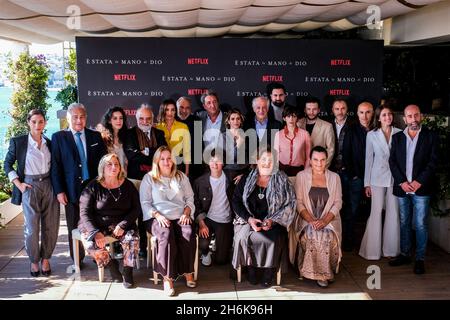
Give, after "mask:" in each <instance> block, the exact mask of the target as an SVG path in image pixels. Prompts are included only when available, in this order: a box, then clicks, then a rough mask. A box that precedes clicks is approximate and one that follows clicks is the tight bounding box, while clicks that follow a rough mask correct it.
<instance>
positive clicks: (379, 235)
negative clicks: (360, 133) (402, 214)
mask: <svg viewBox="0 0 450 320" xmlns="http://www.w3.org/2000/svg"><path fill="white" fill-rule="evenodd" d="M375 116H376V128H375V129H373V130H372V131H370V132H369V133H368V134H367V138H366V164H365V173H364V187H365V192H366V195H367V197H371V198H372V205H371V211H370V217H369V219H368V220H367V225H366V231H365V232H364V237H363V239H362V242H361V248H360V250H359V255H360V256H362V257H363V258H365V259H367V260H378V259H380V257H381V255H383V256H384V257H395V256H397V255H398V254H399V253H400V222H399V209H398V202H397V199H396V198H395V196H394V195H393V193H392V189H393V184H394V180H393V178H392V174H391V171H390V169H389V153H390V148H391V140H392V135H394V134H395V133H397V132H399V131H400V129H398V128H396V127H394V126H393V125H392V121H393V119H394V115H393V113H392V110H391V109H390V108H389V107H387V106H381V107H380V108H378V109H377V110H376V112H375ZM383 208H385V211H386V215H385V219H384V228H382V214H381V213H382V210H383Z"/></svg>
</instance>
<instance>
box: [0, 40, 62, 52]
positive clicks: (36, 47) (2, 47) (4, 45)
mask: <svg viewBox="0 0 450 320" xmlns="http://www.w3.org/2000/svg"><path fill="white" fill-rule="evenodd" d="M11 50H13V51H17V50H18V49H17V45H15V43H14V42H12V41H8V40H2V39H0V53H7V52H9V51H11ZM62 52H63V43H62V42H61V43H57V44H52V45H44V44H37V43H32V44H31V45H30V54H31V55H36V54H41V53H43V54H59V55H62Z"/></svg>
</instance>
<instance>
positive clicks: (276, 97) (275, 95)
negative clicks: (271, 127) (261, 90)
mask: <svg viewBox="0 0 450 320" xmlns="http://www.w3.org/2000/svg"><path fill="white" fill-rule="evenodd" d="M267 95H268V96H269V97H270V106H269V118H270V119H274V120H277V121H279V122H281V123H283V110H284V109H285V108H286V107H287V106H289V105H288V104H287V103H286V97H287V94H286V88H285V87H284V85H282V84H281V83H277V82H274V83H270V84H268V85H267Z"/></svg>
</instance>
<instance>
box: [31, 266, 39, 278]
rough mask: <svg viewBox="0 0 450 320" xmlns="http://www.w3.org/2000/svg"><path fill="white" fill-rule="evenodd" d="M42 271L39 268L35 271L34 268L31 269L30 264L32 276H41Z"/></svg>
mask: <svg viewBox="0 0 450 320" xmlns="http://www.w3.org/2000/svg"><path fill="white" fill-rule="evenodd" d="M40 273H41V272H40V271H39V270H38V271H33V270H31V265H30V274H31V276H32V277H35V278H36V277H39V274H40Z"/></svg>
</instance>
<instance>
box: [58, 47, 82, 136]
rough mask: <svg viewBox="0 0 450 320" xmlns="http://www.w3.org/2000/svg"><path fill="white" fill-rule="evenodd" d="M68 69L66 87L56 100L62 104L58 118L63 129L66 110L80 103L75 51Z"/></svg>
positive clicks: (71, 53) (69, 58)
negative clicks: (74, 103)
mask: <svg viewBox="0 0 450 320" xmlns="http://www.w3.org/2000/svg"><path fill="white" fill-rule="evenodd" d="M66 63H67V68H66V71H65V74H64V80H65V81H66V84H67V85H66V86H65V87H64V88H62V89H61V90H60V91H59V92H58V94H57V95H56V98H55V100H56V101H58V102H59V103H61V105H62V106H63V108H62V110H58V112H57V117H58V119H60V123H61V128H64V127H66V122H65V119H66V110H67V107H68V106H69V105H70V104H71V103H73V102H77V101H78V88H77V85H76V83H77V56H76V53H75V50H73V49H72V50H70V52H69V55H68V58H67V61H66Z"/></svg>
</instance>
